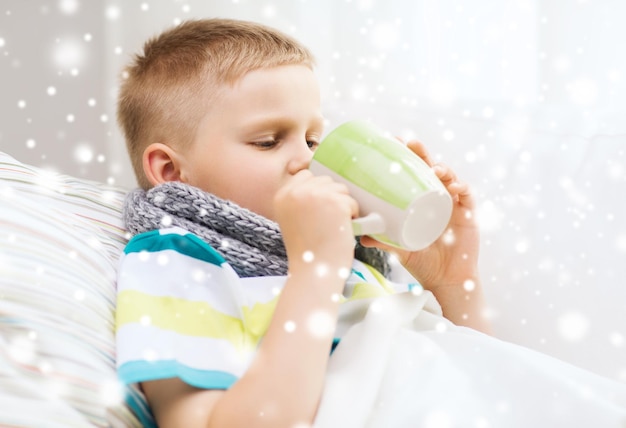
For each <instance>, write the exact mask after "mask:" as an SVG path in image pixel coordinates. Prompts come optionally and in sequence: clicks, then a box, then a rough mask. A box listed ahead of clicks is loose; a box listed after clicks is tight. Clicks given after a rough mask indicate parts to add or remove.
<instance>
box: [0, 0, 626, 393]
mask: <svg viewBox="0 0 626 428" xmlns="http://www.w3.org/2000/svg"><path fill="white" fill-rule="evenodd" d="M194 17H231V18H240V19H249V20H255V21H259V22H263V23H266V24H269V25H272V26H275V27H277V28H279V29H282V30H284V31H286V32H288V33H290V34H292V35H294V36H295V37H297V38H298V39H300V40H301V41H302V42H304V43H305V44H306V45H307V46H309V47H310V48H311V50H312V51H313V52H314V54H315V55H316V57H317V61H318V67H317V74H318V76H319V79H320V84H321V88H322V95H323V103H324V110H325V114H326V117H327V119H328V129H330V128H332V127H333V126H335V125H337V124H338V123H340V122H342V121H344V120H347V119H352V118H365V119H371V120H372V121H374V122H375V123H377V124H379V125H380V126H382V127H384V128H386V129H388V130H389V131H391V132H393V133H395V134H397V135H400V136H403V137H406V138H419V139H421V140H422V141H424V142H425V143H427V144H428V146H429V147H430V150H431V152H432V153H433V154H434V155H435V156H436V157H437V158H438V159H439V160H441V161H443V162H445V163H447V164H449V165H451V166H452V167H453V168H454V169H455V170H456V171H457V172H458V173H459V175H460V176H461V177H463V178H464V179H465V180H466V181H468V182H470V184H472V186H473V187H474V189H475V193H476V196H477V200H478V208H479V209H478V214H479V215H480V224H481V229H482V238H483V240H482V249H481V251H482V254H481V271H482V275H483V281H484V287H485V291H486V294H487V298H488V301H489V305H490V307H491V313H492V316H493V322H494V327H495V331H496V335H497V336H498V337H500V338H503V339H505V340H509V341H512V342H516V343H520V344H523V345H526V346H528V347H531V348H535V349H538V350H541V351H543V352H546V353H548V354H551V355H554V356H556V357H558V358H561V359H564V360H566V361H569V362H572V363H574V364H576V365H579V366H582V367H585V368H588V369H590V370H593V371H595V372H597V373H601V374H603V375H606V376H609V377H612V378H615V379H621V380H623V381H626V220H625V217H626V192H625V191H624V182H625V179H624V178H625V167H626V162H625V155H624V151H625V150H626V120H625V117H626V114H625V113H626V53H625V52H626V49H625V48H624V42H623V41H624V40H626V27H624V25H623V23H624V22H626V2H623V1H620V0H543V1H542V0H519V1H515V0H501V1H497V0H466V1H462V0H441V1H438V0H415V1H408V0H407V1H400V0H386V1H379V0H352V1H347V0H315V1H313V0H293V1H290V0H274V1H272V0H268V1H252V0H211V1H206V0H205V1H200V0H196V1H172V0H162V1H156V0H152V1H132V0H131V1H121V0H120V1H104V0H91V1H79V0H60V1H54V0H50V1H44V0H33V1H23V0H3V1H2V3H0V150H2V151H5V152H8V153H9V154H11V155H13V156H14V157H16V158H17V159H18V160H21V161H22V162H25V163H29V164H33V165H37V166H43V167H46V168H49V169H53V170H57V171H60V172H63V173H67V174H71V175H75V176H79V177H85V178H89V179H93V180H98V181H103V182H109V183H111V184H117V185H121V186H124V187H127V188H130V187H133V186H134V185H135V183H134V178H133V176H132V172H131V170H130V167H129V163H128V161H127V160H126V152H125V147H124V144H123V141H122V139H121V137H120V133H119V131H118V129H117V126H116V123H115V95H116V91H117V89H116V87H117V78H118V76H119V73H120V70H121V68H122V66H123V65H124V64H125V63H126V62H127V61H128V60H129V58H131V56H132V54H133V53H136V52H139V50H140V48H141V45H142V42H143V41H144V40H145V39H146V38H148V37H150V36H153V35H155V34H156V33H158V32H159V31H160V30H162V29H163V28H165V27H167V26H170V25H173V24H175V23H177V22H179V21H180V20H183V19H188V18H194Z"/></svg>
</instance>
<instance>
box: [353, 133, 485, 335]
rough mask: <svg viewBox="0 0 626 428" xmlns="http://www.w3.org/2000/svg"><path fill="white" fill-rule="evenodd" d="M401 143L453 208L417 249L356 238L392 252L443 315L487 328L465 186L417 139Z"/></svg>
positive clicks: (469, 196)
mask: <svg viewBox="0 0 626 428" xmlns="http://www.w3.org/2000/svg"><path fill="white" fill-rule="evenodd" d="M407 146H408V147H409V148H410V149H411V150H412V151H413V152H414V153H416V154H417V155H418V156H420V157H421V158H422V159H424V161H425V162H426V163H427V164H428V165H430V166H431V167H433V169H434V171H435V173H436V174H437V176H438V177H439V179H440V180H441V182H442V183H443V184H444V185H445V186H446V188H447V190H448V192H449V193H450V195H451V196H452V201H453V209H452V216H451V218H450V222H449V224H448V227H447V229H446V231H445V232H444V233H443V235H442V236H441V237H439V239H438V240H437V241H435V242H434V243H433V244H432V245H430V246H429V247H428V248H426V249H424V250H420V251H414V252H409V251H404V250H400V249H397V248H393V247H390V246H386V245H384V244H381V243H380V242H378V241H376V240H374V239H373V238H370V237H363V238H361V244H362V245H363V246H376V247H380V248H382V249H384V250H387V251H389V252H391V253H394V254H396V255H397V257H398V259H399V261H400V263H402V265H403V266H404V267H405V268H406V269H407V271H409V273H411V275H413V276H414V277H415V278H416V279H417V280H418V281H419V282H420V283H421V284H422V286H423V287H424V288H425V289H427V290H430V291H431V292H432V293H433V294H434V295H435V297H436V298H437V301H438V302H439V304H440V305H441V308H442V310H443V315H444V316H445V317H446V318H448V319H449V320H450V321H452V322H453V323H455V324H457V325H462V326H467V327H472V328H474V329H476V330H480V331H483V332H485V333H489V332H490V330H491V327H490V323H489V321H488V319H487V318H486V317H485V301H484V296H483V290H482V284H481V281H480V276H479V273H478V251H479V241H480V237H479V232H478V225H477V223H476V219H475V218H474V198H473V196H472V194H471V192H470V189H469V186H468V185H467V184H466V183H462V182H459V181H458V179H457V176H456V174H455V173H454V171H452V170H451V169H450V168H448V167H446V166H444V165H441V164H437V165H435V164H434V163H433V161H432V159H431V158H430V156H429V154H428V152H427V151H426V148H425V147H424V145H423V144H421V143H419V142H417V141H412V142H409V143H408V144H407Z"/></svg>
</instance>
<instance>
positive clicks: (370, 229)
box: [352, 213, 385, 236]
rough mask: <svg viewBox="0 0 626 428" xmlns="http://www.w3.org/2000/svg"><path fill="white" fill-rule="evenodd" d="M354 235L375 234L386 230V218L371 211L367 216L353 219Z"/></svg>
mask: <svg viewBox="0 0 626 428" xmlns="http://www.w3.org/2000/svg"><path fill="white" fill-rule="evenodd" d="M352 231H353V233H354V236H361V235H375V234H378V233H383V232H384V231H385V220H384V219H383V218H382V216H381V215H380V214H378V213H370V214H368V215H366V216H365V217H359V218H355V219H354V220H352Z"/></svg>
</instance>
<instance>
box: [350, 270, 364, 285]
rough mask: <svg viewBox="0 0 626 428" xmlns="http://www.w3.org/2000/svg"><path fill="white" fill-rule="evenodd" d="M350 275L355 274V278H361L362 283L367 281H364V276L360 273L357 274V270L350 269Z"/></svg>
mask: <svg viewBox="0 0 626 428" xmlns="http://www.w3.org/2000/svg"><path fill="white" fill-rule="evenodd" d="M352 273H353V274H355V275H357V276H358V277H359V278H361V279H362V280H363V281H365V282H367V279H365V276H364V275H363V274H362V273H361V272H359V271H358V270H354V269H352Z"/></svg>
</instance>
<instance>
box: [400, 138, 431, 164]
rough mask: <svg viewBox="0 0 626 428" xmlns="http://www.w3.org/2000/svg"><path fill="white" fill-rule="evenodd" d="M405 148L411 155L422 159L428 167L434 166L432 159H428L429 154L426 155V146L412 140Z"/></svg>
mask: <svg viewBox="0 0 626 428" xmlns="http://www.w3.org/2000/svg"><path fill="white" fill-rule="evenodd" d="M406 146H407V147H408V148H409V149H410V150H411V151H412V152H413V153H415V154H416V155H418V156H419V157H420V158H422V159H423V160H424V162H426V164H428V166H431V167H432V166H433V165H434V164H435V163H434V162H433V159H432V158H431V157H430V154H429V153H428V150H426V146H424V144H422V143H421V142H419V141H417V140H412V141H409V142H408V143H407V145H406Z"/></svg>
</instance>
